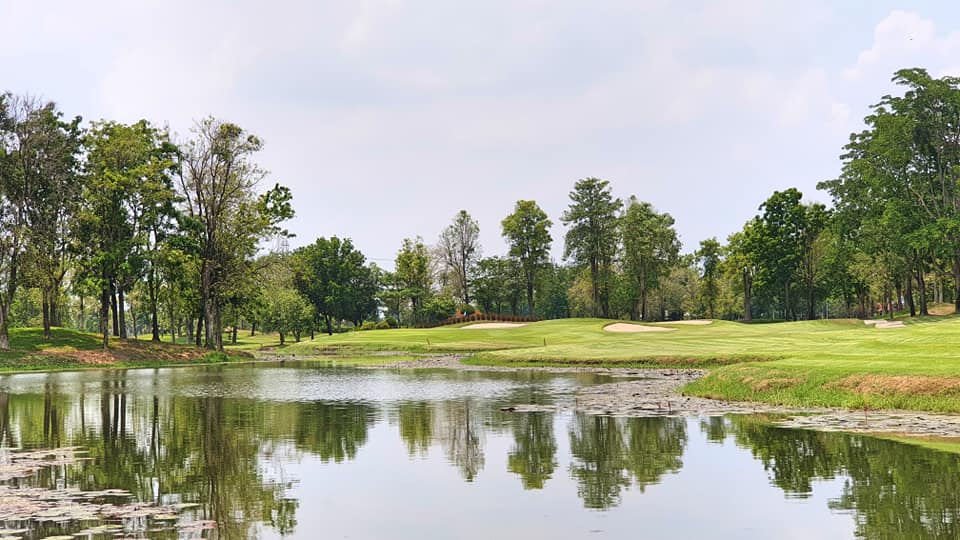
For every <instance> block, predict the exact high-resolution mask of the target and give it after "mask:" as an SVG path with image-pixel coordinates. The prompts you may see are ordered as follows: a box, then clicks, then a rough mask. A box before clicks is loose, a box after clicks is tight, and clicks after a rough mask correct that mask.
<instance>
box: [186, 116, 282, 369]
mask: <svg viewBox="0 0 960 540" xmlns="http://www.w3.org/2000/svg"><path fill="white" fill-rule="evenodd" d="M193 133H194V137H195V138H194V139H193V140H191V141H189V142H187V144H186V145H185V146H184V149H183V152H182V154H181V162H180V165H181V167H180V186H179V187H180V190H181V195H182V196H183V198H184V200H185V203H186V213H187V214H188V215H189V216H190V217H191V218H194V219H196V220H197V221H199V222H200V223H201V224H202V226H203V229H202V232H201V236H200V239H199V244H200V261H201V265H200V266H201V267H200V292H201V299H200V302H201V313H202V316H203V321H204V328H205V331H206V335H205V345H206V346H207V347H210V348H213V349H216V350H223V320H222V313H221V310H222V308H223V300H224V295H225V293H226V288H227V287H228V286H229V283H230V280H231V277H232V276H233V275H235V274H236V273H238V272H241V271H242V269H243V266H244V265H246V264H248V263H249V261H250V259H251V258H252V256H253V255H254V254H255V253H256V250H257V245H258V242H259V241H260V240H263V239H265V238H268V237H270V236H272V235H275V234H277V233H280V232H283V231H281V230H280V229H279V228H278V225H279V224H280V223H281V222H283V221H284V220H286V219H289V218H291V217H293V207H292V206H291V205H290V199H291V195H290V190H289V189H287V188H286V187H283V186H280V185H279V184H277V185H275V186H274V187H273V188H272V189H270V190H269V191H267V192H266V193H264V194H262V195H260V196H259V197H257V195H256V193H255V190H256V188H257V186H258V184H259V183H260V182H261V181H262V180H263V179H264V178H266V176H267V173H266V172H265V171H264V170H263V169H261V168H260V167H259V165H257V164H256V162H254V161H253V156H254V155H255V154H256V153H257V152H259V151H260V150H261V149H262V148H263V142H262V141H261V140H260V139H259V138H258V137H257V136H256V135H253V134H251V133H248V132H247V131H245V130H244V129H243V128H241V127H240V126H237V125H236V124H231V123H229V122H222V121H219V120H216V119H213V118H206V119H204V120H201V121H200V122H199V123H197V125H196V127H195V128H194V130H193Z"/></svg>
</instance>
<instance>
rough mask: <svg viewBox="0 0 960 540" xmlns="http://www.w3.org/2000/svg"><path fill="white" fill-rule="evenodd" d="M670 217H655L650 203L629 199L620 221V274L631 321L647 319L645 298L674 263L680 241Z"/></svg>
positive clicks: (664, 215) (665, 215)
mask: <svg viewBox="0 0 960 540" xmlns="http://www.w3.org/2000/svg"><path fill="white" fill-rule="evenodd" d="M673 223H674V221H673V218H672V217H671V216H670V214H667V213H663V214H660V213H658V212H657V211H656V210H655V209H654V208H653V206H652V205H651V204H650V203H647V202H641V201H639V200H637V198H636V197H630V201H629V202H628V203H627V208H626V210H625V211H624V213H623V216H622V217H621V218H620V231H621V234H622V236H623V255H622V257H621V260H622V265H623V272H624V274H625V277H626V285H627V287H626V291H627V296H628V298H629V301H630V316H631V317H630V318H631V319H633V320H636V319H637V318H638V314H639V318H641V319H644V320H646V319H647V297H648V294H649V292H650V291H651V290H653V289H656V288H657V287H658V286H659V284H660V278H661V277H662V276H663V275H664V274H665V273H666V272H668V271H669V269H670V266H671V265H673V264H675V263H676V260H677V256H678V255H679V252H680V240H679V239H678V238H677V232H676V231H675V230H674V228H673Z"/></svg>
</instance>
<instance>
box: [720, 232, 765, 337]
mask: <svg viewBox="0 0 960 540" xmlns="http://www.w3.org/2000/svg"><path fill="white" fill-rule="evenodd" d="M758 230H759V223H758V220H757V219H756V218H754V219H752V220H750V221H748V222H747V223H746V224H744V226H743V230H741V231H738V232H735V233H733V234H731V235H730V236H729V237H728V238H727V257H726V259H724V266H725V268H726V272H727V274H728V275H730V276H732V278H733V281H734V282H735V283H736V284H737V285H738V286H739V289H740V293H741V294H742V295H743V320H744V321H746V322H750V321H752V320H753V315H752V313H753V304H752V301H753V280H754V276H756V274H757V266H758V263H757V259H758V257H759V253H758V247H757V238H756V237H757V231H758Z"/></svg>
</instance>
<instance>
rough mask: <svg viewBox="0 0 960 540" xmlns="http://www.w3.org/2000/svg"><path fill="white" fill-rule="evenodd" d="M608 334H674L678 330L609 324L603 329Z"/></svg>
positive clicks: (641, 325)
mask: <svg viewBox="0 0 960 540" xmlns="http://www.w3.org/2000/svg"><path fill="white" fill-rule="evenodd" d="M603 329H604V330H605V331H607V332H621V333H633V332H673V331H674V330H676V328H667V327H665V326H647V325H645V324H632V323H619V322H618V323H613V324H608V325H606V326H604V327H603Z"/></svg>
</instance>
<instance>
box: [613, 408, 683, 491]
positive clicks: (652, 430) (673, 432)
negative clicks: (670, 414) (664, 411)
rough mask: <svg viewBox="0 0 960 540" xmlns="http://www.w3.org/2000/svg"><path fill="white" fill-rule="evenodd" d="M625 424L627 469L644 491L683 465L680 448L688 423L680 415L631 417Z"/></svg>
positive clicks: (625, 459)
mask: <svg viewBox="0 0 960 540" xmlns="http://www.w3.org/2000/svg"><path fill="white" fill-rule="evenodd" d="M626 424H627V450H628V451H627V455H626V456H625V458H624V461H625V464H624V466H625V467H626V469H627V471H628V472H629V473H630V474H631V475H632V476H633V479H634V481H635V482H636V483H637V486H638V487H639V488H640V491H641V492H642V491H644V488H646V486H650V485H654V484H659V483H660V478H661V477H662V476H663V475H664V474H667V473H675V472H677V471H679V470H680V468H681V467H683V460H682V459H681V456H683V449H684V447H686V445H687V424H686V422H685V421H684V420H683V419H682V418H630V419H627V421H626Z"/></svg>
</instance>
